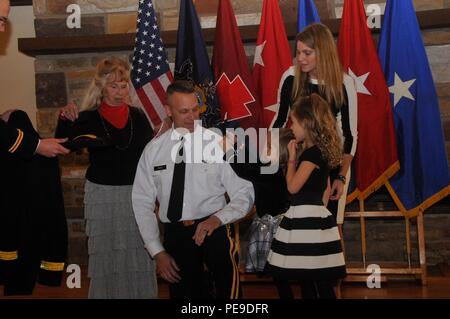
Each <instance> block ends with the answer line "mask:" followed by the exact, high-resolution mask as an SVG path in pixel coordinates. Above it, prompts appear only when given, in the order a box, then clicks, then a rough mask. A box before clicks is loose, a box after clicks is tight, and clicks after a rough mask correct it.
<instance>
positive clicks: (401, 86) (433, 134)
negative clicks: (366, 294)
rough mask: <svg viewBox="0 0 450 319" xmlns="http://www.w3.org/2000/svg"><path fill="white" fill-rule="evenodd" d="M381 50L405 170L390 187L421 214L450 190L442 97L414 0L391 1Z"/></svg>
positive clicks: (406, 207) (403, 204)
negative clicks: (422, 36)
mask: <svg viewBox="0 0 450 319" xmlns="http://www.w3.org/2000/svg"><path fill="white" fill-rule="evenodd" d="M378 54H379V56H380V60H381V64H382V67H383V69H384V74H385V77H386V81H387V84H388V86H389V91H390V92H391V100H392V107H393V108H394V122H395V130H396V135H397V147H398V156H399V160H400V166H401V168H400V171H399V172H398V173H397V174H396V175H394V176H393V177H392V178H391V179H390V183H389V184H388V190H389V191H390V193H391V195H392V196H393V198H394V200H395V202H396V204H397V206H398V207H399V209H400V210H402V211H403V212H404V213H406V215H407V216H411V217H412V216H416V215H417V214H418V213H420V212H422V211H423V210H425V209H426V208H428V207H429V206H431V205H433V204H434V203H436V202H437V201H439V200H440V199H442V198H444V197H445V196H447V195H448V194H449V191H450V188H449V185H450V178H449V170H448V163H447V154H446V150H445V143H444V135H443V131H442V126H441V117H440V113H439V101H438V97H437V94H436V89H435V86H434V81H433V77H432V75H431V70H430V66H429V63H428V58H427V55H426V52H425V48H424V45H423V41H422V38H421V33H420V29H419V24H418V22H417V17H416V14H415V11H414V6H413V3H412V0H402V1H398V0H388V1H387V3H386V12H385V16H384V23H383V28H382V31H381V36H380V42H379V48H378Z"/></svg>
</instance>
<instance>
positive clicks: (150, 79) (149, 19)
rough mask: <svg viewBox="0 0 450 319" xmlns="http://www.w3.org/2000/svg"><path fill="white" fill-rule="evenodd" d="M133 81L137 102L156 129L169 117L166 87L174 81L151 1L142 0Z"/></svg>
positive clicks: (134, 99) (133, 95)
mask: <svg viewBox="0 0 450 319" xmlns="http://www.w3.org/2000/svg"><path fill="white" fill-rule="evenodd" d="M135 42H136V43H135V47H134V55H133V65H132V67H131V81H132V83H133V86H134V91H135V93H136V94H134V92H133V90H132V92H131V96H132V99H133V104H137V105H136V106H140V107H142V108H143V109H144V110H145V113H146V114H147V117H148V119H149V121H150V123H151V125H152V127H153V128H155V127H158V126H159V125H160V124H161V122H162V120H163V119H164V118H165V117H166V114H165V111H164V103H165V100H166V90H167V87H168V86H169V84H170V83H171V82H172V81H173V75H172V72H171V71H170V68H169V62H168V60H167V54H166V51H165V49H164V45H163V42H162V39H161V35H160V33H159V28H158V24H157V22H156V16H155V10H154V7H153V3H152V1H151V0H140V1H139V10H138V18H137V30H136V39H135Z"/></svg>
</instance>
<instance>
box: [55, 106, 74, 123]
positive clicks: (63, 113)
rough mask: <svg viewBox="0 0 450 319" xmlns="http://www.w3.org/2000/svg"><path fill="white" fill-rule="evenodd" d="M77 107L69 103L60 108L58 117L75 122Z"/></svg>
mask: <svg viewBox="0 0 450 319" xmlns="http://www.w3.org/2000/svg"><path fill="white" fill-rule="evenodd" d="M78 113H79V110H78V106H76V105H75V104H74V103H69V104H67V105H66V106H64V107H62V108H61V110H60V113H59V117H60V118H62V119H63V120H69V121H72V122H73V121H75V120H76V119H77V118H78Z"/></svg>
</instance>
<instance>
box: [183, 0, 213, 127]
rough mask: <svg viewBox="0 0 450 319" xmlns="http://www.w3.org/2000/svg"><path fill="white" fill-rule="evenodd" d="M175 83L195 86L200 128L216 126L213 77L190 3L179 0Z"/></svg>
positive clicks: (186, 0)
mask: <svg viewBox="0 0 450 319" xmlns="http://www.w3.org/2000/svg"><path fill="white" fill-rule="evenodd" d="M175 79H176V80H188V81H191V82H192V83H193V84H194V85H195V89H196V91H197V94H198V96H199V101H200V103H201V107H202V109H201V116H202V121H203V125H204V126H205V127H212V126H216V125H218V123H219V121H220V116H219V114H220V112H219V108H218V101H217V97H216V89H215V86H214V83H215V81H214V76H213V73H212V69H211V65H210V63H209V57H208V53H207V51H206V47H205V41H204V40H203V35H202V29H201V26H200V22H199V20H198V16H197V12H196V10H195V7H194V5H193V3H192V0H181V3H180V18H179V23H178V41H177V54H176V59H175Z"/></svg>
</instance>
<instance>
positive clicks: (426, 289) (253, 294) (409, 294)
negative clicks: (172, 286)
mask: <svg viewBox="0 0 450 319" xmlns="http://www.w3.org/2000/svg"><path fill="white" fill-rule="evenodd" d="M82 274H83V277H82V282H81V288H80V289H69V288H67V286H66V285H65V281H64V284H63V285H62V286H61V287H58V288H54V287H46V286H42V285H37V286H36V288H35V290H34V293H33V295H31V296H13V297H4V296H3V287H2V286H0V299H85V298H87V294H88V279H87V278H86V276H85V275H86V269H82ZM242 286H243V294H244V299H277V298H278V295H277V291H276V288H275V286H274V285H273V284H272V282H271V281H270V280H265V281H258V282H255V281H253V282H249V281H245V282H243V283H242ZM294 289H295V293H296V297H298V298H299V297H300V290H299V288H298V287H295V288H294ZM159 296H160V298H161V299H167V298H168V297H169V292H168V285H167V284H166V283H165V282H160V285H159ZM341 299H450V267H449V266H444V267H441V268H440V271H439V272H438V273H437V274H433V275H430V276H429V277H428V285H427V286H422V285H421V284H420V283H419V282H417V281H416V282H414V281H410V280H408V281H406V280H396V281H388V282H383V283H382V284H381V288H380V289H369V288H367V286H366V284H365V283H348V282H346V283H343V284H342V285H341Z"/></svg>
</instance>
